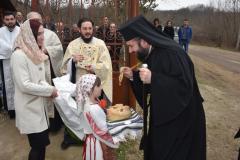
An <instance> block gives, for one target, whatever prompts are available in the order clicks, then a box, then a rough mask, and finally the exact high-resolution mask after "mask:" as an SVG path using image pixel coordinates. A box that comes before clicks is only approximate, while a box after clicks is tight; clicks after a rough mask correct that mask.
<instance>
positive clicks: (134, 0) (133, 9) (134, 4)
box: [128, 0, 139, 106]
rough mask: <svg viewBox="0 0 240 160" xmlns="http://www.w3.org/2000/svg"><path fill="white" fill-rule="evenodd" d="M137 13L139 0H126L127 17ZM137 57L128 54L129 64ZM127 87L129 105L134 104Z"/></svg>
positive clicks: (130, 90)
mask: <svg viewBox="0 0 240 160" xmlns="http://www.w3.org/2000/svg"><path fill="white" fill-rule="evenodd" d="M138 14H139V0H128V19H131V18H133V17H135V16H137V15H138ZM137 63H138V61H137V58H136V55H134V54H129V66H133V65H135V64H137ZM128 88H129V97H130V98H129V105H130V106H136V99H135V96H134V94H133V92H132V89H131V87H128Z"/></svg>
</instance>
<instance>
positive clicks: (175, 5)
mask: <svg viewBox="0 0 240 160" xmlns="http://www.w3.org/2000/svg"><path fill="white" fill-rule="evenodd" d="M157 3H158V4H159V5H158V7H157V8H156V9H158V10H176V9H180V8H183V7H188V6H191V5H196V4H205V5H208V4H209V3H210V0H157Z"/></svg>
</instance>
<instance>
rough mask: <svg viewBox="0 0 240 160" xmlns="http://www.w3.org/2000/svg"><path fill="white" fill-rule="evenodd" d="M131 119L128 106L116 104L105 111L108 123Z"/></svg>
mask: <svg viewBox="0 0 240 160" xmlns="http://www.w3.org/2000/svg"><path fill="white" fill-rule="evenodd" d="M130 117H131V110H130V107H129V106H124V105H123V104H116V105H114V106H111V107H110V108H109V109H107V119H108V121H120V120H124V119H128V118H130Z"/></svg>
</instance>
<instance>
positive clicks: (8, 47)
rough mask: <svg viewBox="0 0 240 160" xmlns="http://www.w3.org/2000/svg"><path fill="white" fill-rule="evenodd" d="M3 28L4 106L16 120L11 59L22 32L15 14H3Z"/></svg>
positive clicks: (0, 43) (0, 58) (0, 33)
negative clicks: (16, 40) (17, 24)
mask: <svg viewBox="0 0 240 160" xmlns="http://www.w3.org/2000/svg"><path fill="white" fill-rule="evenodd" d="M3 22H4V25H5V26H3V27H1V28H0V66H1V67H0V73H1V77H2V82H3V106H4V110H6V111H8V114H9V116H10V118H15V110H14V84H13V80H12V74H11V69H10V57H11V55H12V53H13V52H12V47H13V43H14V41H15V39H16V37H17V35H18V33H19V32H20V28H19V27H18V26H16V18H15V13H13V12H10V11H6V12H4V13H3Z"/></svg>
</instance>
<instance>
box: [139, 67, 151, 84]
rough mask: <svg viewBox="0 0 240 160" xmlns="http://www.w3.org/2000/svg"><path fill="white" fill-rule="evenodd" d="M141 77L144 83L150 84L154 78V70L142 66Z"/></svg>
mask: <svg viewBox="0 0 240 160" xmlns="http://www.w3.org/2000/svg"><path fill="white" fill-rule="evenodd" d="M139 76H140V79H141V80H142V82H143V83H144V84H150V83H151V78H152V72H151V71H150V70H149V69H148V68H140V69H139Z"/></svg>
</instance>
